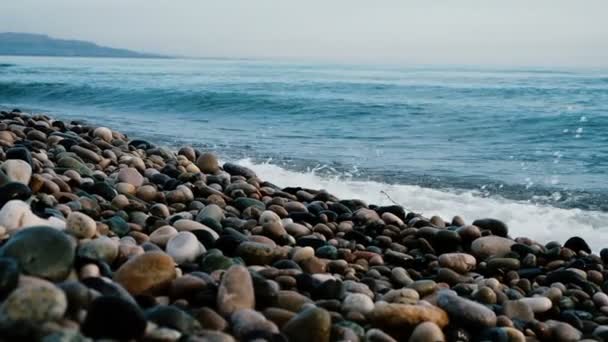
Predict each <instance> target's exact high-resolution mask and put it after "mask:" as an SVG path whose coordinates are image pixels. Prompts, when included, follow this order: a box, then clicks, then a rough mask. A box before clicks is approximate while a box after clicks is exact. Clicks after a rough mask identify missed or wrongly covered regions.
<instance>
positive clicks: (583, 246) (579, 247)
mask: <svg viewBox="0 0 608 342" xmlns="http://www.w3.org/2000/svg"><path fill="white" fill-rule="evenodd" d="M564 247H566V248H569V249H571V250H573V251H574V252H576V253H578V252H580V251H584V252H586V253H591V248H589V245H588V244H587V242H586V241H585V240H584V239H583V238H581V237H578V236H573V237H571V238H569V239H568V241H566V243H564Z"/></svg>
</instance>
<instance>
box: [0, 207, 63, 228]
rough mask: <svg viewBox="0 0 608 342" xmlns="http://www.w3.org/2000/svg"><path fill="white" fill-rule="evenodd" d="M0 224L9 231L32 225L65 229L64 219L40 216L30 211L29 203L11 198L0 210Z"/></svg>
mask: <svg viewBox="0 0 608 342" xmlns="http://www.w3.org/2000/svg"><path fill="white" fill-rule="evenodd" d="M0 226H3V227H4V228H6V230H7V231H8V232H9V233H12V232H13V231H16V230H19V229H23V228H27V227H33V226H49V227H53V228H56V229H65V221H63V220H61V219H58V218H56V217H50V218H48V219H43V218H40V217H38V216H36V215H35V214H34V213H32V210H31V209H30V206H29V204H27V203H25V202H23V201H21V200H11V201H8V202H6V203H5V204H4V206H3V207H2V209H1V210H0Z"/></svg>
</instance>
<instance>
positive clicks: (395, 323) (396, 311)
mask: <svg viewBox="0 0 608 342" xmlns="http://www.w3.org/2000/svg"><path fill="white" fill-rule="evenodd" d="M370 315H371V319H372V322H373V323H374V324H375V325H376V326H378V327H388V328H397V327H403V326H404V325H405V326H410V327H413V326H416V325H418V324H420V323H422V322H427V321H428V322H432V323H434V324H436V325H437V326H439V327H441V328H443V327H445V326H446V325H447V324H448V322H449V318H448V315H447V313H446V312H445V311H443V310H442V309H441V308H438V307H436V306H432V305H409V304H393V303H391V304H389V303H386V302H376V304H375V305H374V310H373V311H372V312H371V313H370Z"/></svg>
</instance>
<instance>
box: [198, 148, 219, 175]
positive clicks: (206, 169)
mask: <svg viewBox="0 0 608 342" xmlns="http://www.w3.org/2000/svg"><path fill="white" fill-rule="evenodd" d="M196 166H197V167H198V168H199V170H201V172H203V173H208V174H215V173H217V172H218V171H219V169H220V164H219V162H218V160H217V157H216V156H215V154H213V153H209V152H206V153H203V154H201V156H200V157H198V159H196Z"/></svg>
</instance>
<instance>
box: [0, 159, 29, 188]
mask: <svg viewBox="0 0 608 342" xmlns="http://www.w3.org/2000/svg"><path fill="white" fill-rule="evenodd" d="M0 168H2V171H4V173H5V174H6V175H7V176H8V178H9V179H10V180H12V181H13V182H18V183H21V184H25V185H28V184H29V183H30V179H31V178H32V167H31V166H30V164H29V163H28V162H26V161H23V160H20V159H9V160H6V161H4V163H2V165H1V166H0Z"/></svg>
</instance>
